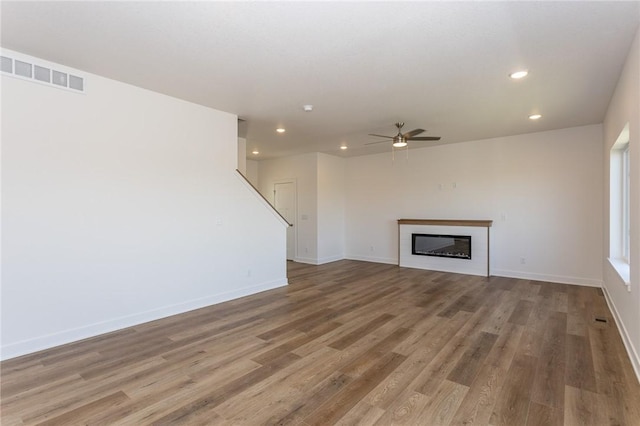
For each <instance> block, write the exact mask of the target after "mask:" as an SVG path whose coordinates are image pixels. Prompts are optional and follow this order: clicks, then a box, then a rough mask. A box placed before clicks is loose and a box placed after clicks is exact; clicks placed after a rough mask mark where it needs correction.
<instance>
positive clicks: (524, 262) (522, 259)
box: [520, 257, 527, 265]
mask: <svg viewBox="0 0 640 426" xmlns="http://www.w3.org/2000/svg"><path fill="white" fill-rule="evenodd" d="M526 263H527V258H526V257H521V258H520V264H521V265H524V264H526Z"/></svg>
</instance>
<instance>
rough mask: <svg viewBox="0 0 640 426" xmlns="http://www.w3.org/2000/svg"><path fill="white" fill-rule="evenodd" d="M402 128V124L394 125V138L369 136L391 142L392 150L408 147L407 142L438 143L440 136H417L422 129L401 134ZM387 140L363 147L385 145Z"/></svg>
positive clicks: (370, 143)
mask: <svg viewBox="0 0 640 426" xmlns="http://www.w3.org/2000/svg"><path fill="white" fill-rule="evenodd" d="M402 126H404V123H402V122H398V123H396V127H397V128H398V134H397V135H395V136H387V135H377V134H375V133H369V136H375V137H377V138H385V139H390V140H391V146H392V147H394V148H404V147H405V146H407V145H408V141H439V140H440V136H418V135H419V134H420V133H423V132H424V131H425V130H424V129H413V130H411V131H410V132H406V133H402ZM387 142H389V141H388V140H384V141H378V142H369V143H367V144H365V145H374V144H378V143H387Z"/></svg>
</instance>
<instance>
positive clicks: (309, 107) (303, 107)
mask: <svg viewBox="0 0 640 426" xmlns="http://www.w3.org/2000/svg"><path fill="white" fill-rule="evenodd" d="M302 109H304V110H305V111H306V112H311V111H313V105H303V106H302Z"/></svg>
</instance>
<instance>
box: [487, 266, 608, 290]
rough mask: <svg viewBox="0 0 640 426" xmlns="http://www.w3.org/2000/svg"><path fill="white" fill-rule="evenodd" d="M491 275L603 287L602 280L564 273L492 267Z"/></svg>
mask: <svg viewBox="0 0 640 426" xmlns="http://www.w3.org/2000/svg"><path fill="white" fill-rule="evenodd" d="M491 275H495V276H498V277H507V278H519V279H523V280H534V281H546V282H551V283H558V284H571V285H582V286H585V287H598V288H600V287H602V281H601V280H594V279H591V278H580V277H566V276H562V275H548V274H536V273H533V272H521V271H510V270H507V269H493V268H492V269H491Z"/></svg>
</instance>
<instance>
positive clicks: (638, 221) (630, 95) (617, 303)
mask: <svg viewBox="0 0 640 426" xmlns="http://www.w3.org/2000/svg"><path fill="white" fill-rule="evenodd" d="M626 123H629V145H630V147H629V153H630V161H631V204H630V205H631V244H630V251H631V256H630V258H631V263H630V286H629V291H627V288H626V286H625V283H624V282H623V281H622V279H621V278H620V276H619V275H618V274H617V273H616V271H615V270H614V269H613V267H612V266H611V265H610V264H609V262H608V260H607V259H606V257H607V256H608V252H609V217H610V215H609V161H610V157H609V153H610V150H611V147H612V146H613V144H614V143H615V141H616V138H617V137H618V135H619V134H620V132H621V131H622V129H623V128H624V126H625V124H626ZM603 145H604V149H603V151H604V168H605V173H604V188H605V191H604V200H603V206H604V221H603V227H604V230H605V234H604V236H605V238H604V241H603V251H604V254H605V256H604V257H603V260H604V289H605V294H606V295H607V300H608V301H609V304H610V306H611V308H612V310H613V311H614V313H615V315H616V320H617V322H618V326H619V328H620V329H621V333H622V335H623V339H624V341H625V345H626V347H627V350H628V351H629V353H630V355H631V359H632V362H633V364H634V368H635V370H636V374H637V375H638V377H639V379H640V356H639V355H638V354H639V352H640V265H639V264H640V231H639V230H640V190H639V189H638V188H639V187H640V30H639V32H638V33H637V34H636V38H635V40H634V42H633V45H632V46H631V50H630V51H629V55H628V57H627V61H626V64H625V67H624V69H623V71H622V74H621V75H620V79H619V81H618V84H617V87H616V91H615V93H614V96H613V98H612V99H611V102H610V104H609V108H608V110H607V115H606V118H605V120H604V144H603Z"/></svg>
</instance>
